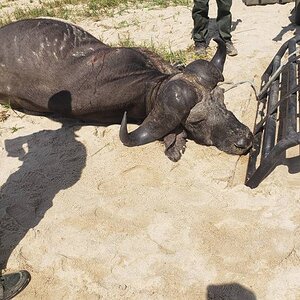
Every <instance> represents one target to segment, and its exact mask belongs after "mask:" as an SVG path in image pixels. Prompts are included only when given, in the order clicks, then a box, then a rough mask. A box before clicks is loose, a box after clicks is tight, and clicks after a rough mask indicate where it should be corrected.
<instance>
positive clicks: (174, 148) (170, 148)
mask: <svg viewBox="0 0 300 300" xmlns="http://www.w3.org/2000/svg"><path fill="white" fill-rule="evenodd" d="M186 138H187V134H186V132H185V130H184V129H183V128H178V129H176V131H174V132H172V133H169V134H168V135H166V136H165V137H164V144H165V147H166V149H165V154H166V156H167V157H168V158H169V159H170V160H172V161H174V162H177V161H179V159H180V158H181V155H182V154H183V153H184V151H185V148H186Z"/></svg>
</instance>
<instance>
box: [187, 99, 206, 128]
mask: <svg viewBox="0 0 300 300" xmlns="http://www.w3.org/2000/svg"><path fill="white" fill-rule="evenodd" d="M205 117H206V113H205V111H204V110H203V103H202V102H198V103H197V104H196V105H195V106H194V107H193V108H192V109H191V111H190V113H189V115H188V117H187V119H186V122H187V123H198V122H201V121H202V120H204V119H205Z"/></svg>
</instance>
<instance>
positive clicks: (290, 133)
mask: <svg viewBox="0 0 300 300" xmlns="http://www.w3.org/2000/svg"><path fill="white" fill-rule="evenodd" d="M298 44H300V36H296V37H294V38H292V39H290V40H288V41H287V42H286V43H284V44H283V45H282V47H281V48H280V49H279V51H278V52H277V54H276V55H275V57H274V58H273V60H272V62H271V63H270V65H269V66H268V68H267V70H266V71H265V73H264V74H263V76H262V83H261V92H260V94H259V95H258V105H257V113H256V121H255V126H254V143H253V148H252V149H251V151H250V156H249V162H248V169H247V175H246V182H245V184H246V185H247V186H249V187H251V188H255V187H257V186H258V185H259V184H260V182H261V181H262V180H263V179H264V178H265V177H267V176H268V175H269V174H270V173H271V172H272V171H273V170H274V168H275V167H276V166H277V165H279V164H281V163H283V162H284V160H285V158H286V150H287V149H289V148H291V147H294V146H296V145H299V144H300V132H299V131H300V117H299V115H300V65H299V64H300V55H299V52H300V51H299V49H298V47H297V46H298ZM284 60H286V61H284Z"/></svg>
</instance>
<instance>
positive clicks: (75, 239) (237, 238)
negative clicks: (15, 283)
mask: <svg viewBox="0 0 300 300" xmlns="http://www.w3.org/2000/svg"><path fill="white" fill-rule="evenodd" d="M211 2H212V4H211V7H212V9H211V17H214V16H215V14H216V13H215V10H216V9H215V4H214V1H211ZM292 8H293V3H288V4H285V5H279V4H275V5H267V6H255V7H246V6H245V5H244V4H243V3H242V1H240V0H237V1H234V3H233V8H232V13H233V21H234V24H235V25H236V26H235V27H236V28H235V30H234V31H233V33H232V34H233V41H234V43H235V45H236V47H237V49H238V51H239V55H238V56H236V57H229V58H228V59H227V61H226V65H225V70H224V76H225V80H226V81H227V82H235V83H236V82H239V81H243V80H249V81H251V82H253V83H254V85H255V86H256V88H257V89H258V90H259V86H260V76H261V75H262V73H263V72H264V70H265V68H266V67H267V66H268V64H269V62H270V60H271V59H272V58H273V56H274V54H275V53H276V51H277V50H278V49H279V48H280V46H281V45H282V43H283V42H284V41H286V40H287V39H289V38H291V37H292V36H293V34H294V31H295V27H294V26H293V25H290V20H289V16H290V12H291V10H292ZM125 22H127V23H125ZM77 24H79V25H80V26H82V27H83V28H85V29H86V30H88V31H89V32H91V33H92V34H94V35H95V36H97V37H99V38H101V39H102V40H103V41H104V42H107V43H116V42H118V40H120V39H123V38H126V37H128V36H129V37H130V38H131V39H133V40H134V41H135V42H136V43H143V42H145V43H154V44H164V45H165V46H166V47H169V48H171V49H172V50H178V49H185V48H187V47H189V46H191V45H192V40H191V29H192V19H191V7H183V6H179V7H168V8H166V9H161V8H157V9H149V8H144V9H138V10H136V9H131V10H129V11H123V12H122V13H118V14H116V15H115V16H114V17H105V18H103V19H101V20H98V21H96V22H95V21H92V20H83V21H81V22H78V23H77ZM124 24H125V25H124ZM211 47H212V52H213V50H214V49H215V45H214V42H212V43H211ZM225 96H226V98H225V100H226V105H227V106H228V108H230V109H231V110H232V111H234V113H235V114H236V116H237V117H238V118H239V119H240V120H241V121H242V122H243V123H245V124H247V125H248V126H249V127H250V128H251V129H252V128H253V123H254V117H255V111H256V102H255V97H254V93H253V90H252V89H251V87H250V85H249V84H244V85H241V86H239V87H238V88H235V89H233V90H230V91H229V92H227V93H226V94H225ZM2 110H3V109H2ZM8 113H9V115H10V116H9V118H8V119H7V120H5V121H4V122H1V123H0V170H1V172H0V184H1V185H3V186H2V188H3V191H4V192H2V193H4V195H9V198H8V199H9V201H12V203H13V205H11V203H10V204H8V203H7V202H8V200H7V199H6V202H4V201H3V203H0V217H1V218H7V217H9V216H10V217H11V216H12V217H13V214H14V213H16V212H17V211H18V209H22V202H23V201H25V202H26V199H27V198H28V197H35V199H36V200H37V201H38V203H39V210H38V211H36V210H34V209H32V211H26V212H24V218H25V217H27V219H28V217H29V219H30V220H29V221H28V227H30V229H29V230H24V231H23V232H22V233H18V234H16V233H15V232H16V231H17V229H18V228H19V225H18V224H17V223H16V222H13V218H12V222H11V226H10V228H9V230H10V231H9V230H8V232H11V235H9V236H8V235H5V236H4V239H3V240H2V243H3V241H4V243H7V244H10V245H11V246H12V248H13V252H12V254H11V255H10V257H9V260H8V264H7V270H6V271H7V272H10V271H14V270H18V269H27V270H28V271H29V272H30V273H31V275H32V281H31V283H30V285H29V286H28V288H27V289H26V290H25V291H24V292H23V293H22V294H20V296H19V297H18V299H245V300H248V299H267V300H277V299H278V300H282V299H289V300H293V299H294V300H296V299H300V193H299V190H300V189H299V182H300V173H296V174H290V173H289V170H288V168H287V167H286V166H279V167H277V168H276V169H275V170H274V171H273V172H272V173H271V174H270V175H269V176H268V177H267V178H266V179H265V180H264V181H263V182H262V183H261V185H260V186H259V187H258V188H256V189H253V190H251V189H250V188H248V187H246V186H245V185H244V184H243V183H244V179H245V173H246V168H247V161H248V157H247V156H242V157H238V156H231V155H228V154H225V153H222V152H221V151H219V150H218V149H216V148H215V147H205V146H200V145H197V144H195V143H194V142H193V141H189V142H188V144H187V149H186V152H185V153H184V155H183V156H182V159H181V160H180V161H179V162H177V163H173V162H171V161H169V160H168V159H167V157H166V156H165V155H164V152H163V151H164V147H163V145H162V144H161V143H160V142H154V143H151V144H149V145H145V146H141V147H135V148H127V147H125V146H123V145H122V143H121V142H120V141H119V138H118V130H119V126H118V125H113V126H109V127H95V126H84V127H79V126H77V127H70V126H68V123H66V124H65V125H64V126H63V127H62V125H61V123H58V122H55V121H52V120H49V119H47V118H44V117H38V116H28V115H26V116H24V115H22V114H19V115H17V114H15V113H14V112H13V111H9V112H8ZM133 128H135V125H131V126H130V129H133ZM25 202H24V203H25ZM8 207H9V208H8ZM20 207H21V208H20ZM217 295H219V298H218V296H217ZM221 296H222V297H223V298H220V297H221ZM226 297H227V298H226ZM234 297H235V298H234Z"/></svg>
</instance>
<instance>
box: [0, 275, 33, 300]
mask: <svg viewBox="0 0 300 300" xmlns="http://www.w3.org/2000/svg"><path fill="white" fill-rule="evenodd" d="M30 279H31V276H30V274H29V272H27V271H25V270H22V271H19V272H15V273H10V274H4V275H1V273H0V299H1V300H2V299H4V300H8V299H12V298H13V297H15V296H16V295H18V294H19V293H20V292H21V291H23V289H25V287H26V286H27V285H28V283H29V281H30Z"/></svg>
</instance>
